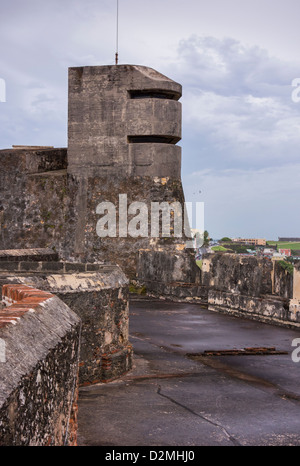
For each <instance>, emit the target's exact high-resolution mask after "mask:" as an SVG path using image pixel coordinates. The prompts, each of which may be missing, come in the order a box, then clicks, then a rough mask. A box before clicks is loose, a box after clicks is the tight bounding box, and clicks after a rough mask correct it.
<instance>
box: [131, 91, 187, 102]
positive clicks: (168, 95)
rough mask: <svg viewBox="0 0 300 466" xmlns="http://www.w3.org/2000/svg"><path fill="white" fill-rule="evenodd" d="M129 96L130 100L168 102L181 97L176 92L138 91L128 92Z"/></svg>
mask: <svg viewBox="0 0 300 466" xmlns="http://www.w3.org/2000/svg"><path fill="white" fill-rule="evenodd" d="M129 96H130V98H131V99H169V100H179V99H180V97H181V95H180V94H179V93H177V92H171V91H164V90H159V89H155V90H142V91H141V90H138V91H129Z"/></svg>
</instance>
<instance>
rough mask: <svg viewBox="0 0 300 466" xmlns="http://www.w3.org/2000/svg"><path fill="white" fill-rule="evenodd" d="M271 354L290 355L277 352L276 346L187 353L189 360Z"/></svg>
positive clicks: (280, 351)
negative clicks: (204, 357)
mask: <svg viewBox="0 0 300 466" xmlns="http://www.w3.org/2000/svg"><path fill="white" fill-rule="evenodd" d="M271 354H289V353H288V352H287V351H282V350H276V348H275V347H274V346H271V347H264V346H261V347H248V348H242V349H237V348H233V349H219V350H205V351H203V353H187V357H189V358H192V359H193V358H197V357H199V356H249V355H251V356H254V355H271Z"/></svg>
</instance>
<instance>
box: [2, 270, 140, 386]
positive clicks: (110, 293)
mask: <svg viewBox="0 0 300 466" xmlns="http://www.w3.org/2000/svg"><path fill="white" fill-rule="evenodd" d="M20 264H22V263H20ZM24 264H30V263H29V262H28V263H24ZM32 264H39V263H38V262H36V263H32ZM43 264H44V265H45V266H46V265H47V266H49V267H46V268H45V269H41V268H40V270H39V271H37V270H36V268H34V269H33V270H31V271H30V270H29V269H27V273H26V274H25V273H24V272H20V271H16V272H10V273H8V272H3V273H4V275H5V278H3V279H1V273H0V284H1V281H2V280H5V281H6V283H16V282H18V283H20V284H24V285H30V286H33V287H35V288H38V289H41V290H44V291H47V292H49V293H53V294H55V295H56V296H58V297H59V298H60V299H61V300H62V301H63V302H64V303H65V304H67V305H68V307H70V309H72V310H73V311H74V312H75V313H76V314H77V315H78V316H79V317H80V319H81V321H82V332H81V351H80V364H79V383H80V385H82V384H90V383H97V382H106V381H108V380H111V379H115V378H117V377H120V376H121V375H123V374H124V373H125V372H127V371H128V370H129V369H131V365H132V347H131V345H130V343H129V290H128V279H127V278H126V276H125V275H124V273H123V272H122V271H121V269H120V268H119V267H118V266H112V265H102V264H96V263H94V264H75V263H70V264H68V263H67V264H66V263H59V262H58V263H57V264H56V268H55V267H53V264H52V266H51V263H47V262H45V263H43ZM50 266H51V267H50ZM0 269H1V264H0ZM66 269H68V272H67V271H66ZM89 269H91V270H90V271H88V270H89Z"/></svg>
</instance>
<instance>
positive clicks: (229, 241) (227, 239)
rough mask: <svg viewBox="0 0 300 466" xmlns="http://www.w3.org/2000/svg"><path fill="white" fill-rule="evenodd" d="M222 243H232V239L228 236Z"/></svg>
mask: <svg viewBox="0 0 300 466" xmlns="http://www.w3.org/2000/svg"><path fill="white" fill-rule="evenodd" d="M220 241H224V242H226V243H232V239H231V238H228V236H224V238H222V239H221V240H220Z"/></svg>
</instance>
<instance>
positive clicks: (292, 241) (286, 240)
mask: <svg viewBox="0 0 300 466" xmlns="http://www.w3.org/2000/svg"><path fill="white" fill-rule="evenodd" d="M278 241H281V242H284V243H299V242H300V238H278Z"/></svg>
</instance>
